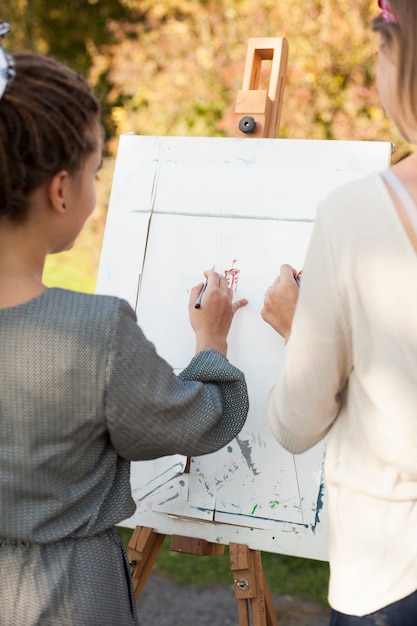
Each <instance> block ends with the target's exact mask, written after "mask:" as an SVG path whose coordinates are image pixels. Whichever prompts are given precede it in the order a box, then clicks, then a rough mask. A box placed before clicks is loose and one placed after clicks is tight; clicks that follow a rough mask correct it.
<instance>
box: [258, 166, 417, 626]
mask: <svg viewBox="0 0 417 626" xmlns="http://www.w3.org/2000/svg"><path fill="white" fill-rule="evenodd" d="M268 410H269V417H270V425H271V428H272V431H273V433H274V435H275V437H276V438H277V439H278V440H279V442H280V443H281V444H282V445H283V446H284V447H285V448H286V449H288V450H289V451H291V452H293V453H301V452H303V451H305V450H307V449H308V448H310V447H312V446H314V445H315V444H316V443H317V442H318V441H320V440H321V439H323V438H324V437H325V436H326V435H328V441H327V451H326V482H327V489H328V491H327V493H328V510H329V559H330V569H331V576H330V586H329V602H330V605H331V606H332V607H333V608H335V609H336V610H338V611H341V612H343V613H348V614H353V615H364V614H367V613H371V612H373V611H375V610H377V609H379V608H382V607H383V606H386V605H387V604H390V603H392V602H394V601H397V600H399V599H401V598H403V597H405V596H407V595H408V594H410V593H412V592H413V591H415V590H416V589H417V254H416V251H415V249H414V248H413V246H412V244H411V242H410V240H409V238H408V236H407V234H406V231H405V229H404V227H403V224H402V222H401V220H400V218H399V216H398V214H397V211H396V209H395V206H394V205H393V202H392V200H391V198H390V195H389V193H388V191H387V188H386V186H385V184H384V182H383V181H382V179H381V177H380V175H379V174H378V173H374V174H371V175H369V176H367V177H366V178H363V179H361V180H359V181H355V182H352V183H349V184H347V185H345V186H343V187H341V188H340V189H338V190H336V191H334V192H332V193H331V194H330V195H329V196H328V197H327V198H326V199H325V200H324V201H323V202H322V204H321V206H320V207H319V210H318V216H317V221H316V224H315V228H314V232H313V236H312V240H311V244H310V247H309V251H308V254H307V259H306V263H305V268H304V270H303V277H302V283H301V289H300V297H299V301H298V304H297V309H296V313H295V317H294V321H293V327H292V333H291V338H290V340H289V342H288V346H287V355H286V365H285V367H284V370H283V372H282V374H281V375H280V377H279V379H278V381H277V383H276V385H275V387H274V388H273V389H272V390H271V392H270V396H269V403H268Z"/></svg>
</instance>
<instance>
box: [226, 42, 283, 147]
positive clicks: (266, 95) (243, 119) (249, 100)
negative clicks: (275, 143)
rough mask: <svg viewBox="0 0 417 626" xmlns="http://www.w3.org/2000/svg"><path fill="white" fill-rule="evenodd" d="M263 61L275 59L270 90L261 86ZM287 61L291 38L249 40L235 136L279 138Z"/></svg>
mask: <svg viewBox="0 0 417 626" xmlns="http://www.w3.org/2000/svg"><path fill="white" fill-rule="evenodd" d="M263 61H272V63H271V68H270V75H269V86H268V89H260V88H259V86H260V81H261V74H262V62H263ZM287 64H288V41H287V40H286V39H285V38H282V37H252V38H250V39H249V43H248V49H247V54H246V64H245V70H244V74H243V84H242V89H241V90H240V91H239V92H238V94H237V99H236V108H235V118H236V128H235V135H234V136H235V137H253V138H255V137H271V138H275V137H277V135H278V130H279V124H280V119H281V110H282V102H283V96H284V86H285V76H286V73H287Z"/></svg>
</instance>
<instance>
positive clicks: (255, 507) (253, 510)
mask: <svg viewBox="0 0 417 626" xmlns="http://www.w3.org/2000/svg"><path fill="white" fill-rule="evenodd" d="M257 508H258V505H257V504H255V506H254V507H253V509H252V513H251V515H253V514H254V513H255V511H256V509H257Z"/></svg>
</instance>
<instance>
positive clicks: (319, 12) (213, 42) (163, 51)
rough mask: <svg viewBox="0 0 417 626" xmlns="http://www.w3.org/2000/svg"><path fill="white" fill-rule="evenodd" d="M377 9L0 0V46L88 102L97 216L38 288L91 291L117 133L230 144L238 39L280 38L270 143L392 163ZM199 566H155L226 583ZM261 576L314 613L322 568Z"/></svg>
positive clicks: (405, 149) (272, 561) (269, 560)
mask: <svg viewBox="0 0 417 626" xmlns="http://www.w3.org/2000/svg"><path fill="white" fill-rule="evenodd" d="M377 13H378V7H377V1H376V0H303V1H298V0H66V1H65V2H63V1H58V2H57V0H13V2H10V0H0V19H2V20H5V21H7V22H9V23H10V25H11V33H10V35H9V36H8V37H7V38H6V40H5V41H4V45H5V47H6V49H7V50H8V51H9V52H17V51H24V50H25V51H32V52H39V53H42V54H47V55H50V56H53V57H55V58H57V59H59V60H60V61H62V62H64V63H66V64H67V65H69V66H70V67H72V68H73V69H75V70H77V71H78V72H79V73H80V74H82V75H83V76H84V77H85V78H86V79H87V80H88V81H89V82H90V84H91V85H92V86H93V87H94V88H95V90H96V93H97V95H98V97H99V100H100V102H101V107H102V122H103V126H104V128H105V134H106V145H105V154H104V167H103V169H102V171H101V172H100V174H99V180H98V182H97V192H98V203H97V210H96V212H95V213H94V215H93V216H92V217H91V218H90V220H89V221H88V222H87V225H86V227H85V229H84V231H83V233H82V235H81V236H80V238H79V240H78V242H77V243H76V244H75V246H74V248H73V249H72V250H71V251H70V252H67V253H63V254H59V255H55V256H53V257H50V258H49V259H48V262H47V267H46V273H45V282H46V283H47V284H48V285H49V286H52V285H56V286H61V287H66V288H70V289H78V290H80V291H87V292H94V289H95V280H96V275H97V269H98V264H99V258H100V249H101V243H102V238H103V233H104V227H105V219H106V211H107V205H108V201H109V196H110V190H111V181H112V173H113V168H114V161H115V155H116V153H117V145H118V138H119V136H120V134H121V133H125V132H134V133H137V134H143V135H187V136H190V135H193V136H204V137H213V136H226V137H227V136H233V135H234V109H235V103H236V96H237V92H238V90H239V89H241V87H242V79H243V71H244V66H245V61H246V49H247V43H248V39H249V38H250V37H286V38H287V39H288V43H289V62H288V72H287V79H286V85H285V92H284V103H283V111H282V116H281V128H280V131H279V137H282V138H298V139H326V140H332V139H337V140H365V141H390V142H392V143H394V144H395V145H396V146H397V148H396V150H395V152H394V153H393V161H396V160H399V159H401V158H402V157H404V156H405V155H406V154H408V153H409V152H410V151H411V147H410V146H408V145H407V144H405V143H404V142H403V140H402V139H401V138H400V137H399V136H398V134H397V132H396V130H395V129H394V127H393V125H392V124H391V122H390V120H389V119H388V118H387V117H386V115H385V114H384V112H383V110H382V108H381V105H380V101H379V97H378V94H377V90H376V85H375V67H376V59H377V52H376V50H377V37H376V35H375V34H374V33H372V31H371V28H370V22H371V20H372V18H373V17H374V16H375V15H377ZM264 63H265V65H266V67H265V71H266V73H268V67H267V65H268V63H269V62H268V61H265V62H264ZM121 532H122V534H123V537H124V540H125V541H126V542H127V541H128V538H129V533H128V531H121ZM210 558H212V561H213V562H212V563H211V564H210V566H208V564H207V561H205V559H203V560H202V559H201V558H199V557H186V555H181V556H180V557H178V555H177V554H175V553H174V554H169V552H168V546H166V549H165V550H162V551H161V556H160V557H159V558H158V562H157V570H158V571H161V572H165V573H166V574H168V575H169V576H170V577H171V578H173V579H174V580H176V581H177V582H180V583H181V582H182V583H184V582H193V581H195V580H201V581H202V584H204V585H207V584H218V583H222V582H223V581H224V582H225V584H229V583H230V582H231V580H230V568H229V563H228V559H227V558H225V559H221V558H219V557H210ZM203 561H204V563H203ZM217 567H219V568H220V569H221V572H220V571H219V570H218V569H217ZM197 568H200V569H201V571H199V570H198V569H197ZM265 569H266V571H267V578H269V580H270V586H271V590H272V591H274V590H277V591H279V592H280V593H284V594H285V593H288V594H292V595H295V596H297V595H298V596H300V597H304V598H307V599H310V600H312V601H316V602H319V603H321V604H322V605H323V606H324V605H325V604H326V592H327V578H328V566H327V564H326V563H319V562H310V561H307V560H305V559H294V558H290V557H278V556H277V555H265ZM203 572H204V574H205V575H206V576H209V577H210V576H211V578H210V580H207V578H205V577H204V576H203ZM274 576H275V579H274V578H273V577H274ZM184 577H185V578H184Z"/></svg>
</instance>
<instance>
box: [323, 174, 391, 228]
mask: <svg viewBox="0 0 417 626" xmlns="http://www.w3.org/2000/svg"><path fill="white" fill-rule="evenodd" d="M384 204H386V205H387V206H389V205H390V199H389V196H388V194H387V191H386V187H385V184H384V182H383V180H382V177H381V174H380V172H377V171H375V172H371V173H369V174H367V175H366V176H362V177H360V178H357V179H354V180H351V181H348V182H346V183H344V184H343V185H340V186H338V187H336V188H335V189H333V190H332V191H330V192H329V193H328V194H327V195H326V196H325V197H324V198H323V199H322V201H321V202H320V203H319V206H318V210H317V214H318V216H320V218H321V219H322V220H324V221H326V222H327V221H330V222H337V223H339V224H340V226H342V225H343V224H345V223H346V222H348V221H350V220H353V221H356V220H357V218H358V217H361V220H362V219H366V216H369V217H370V219H373V218H374V214H375V212H379V217H381V205H384Z"/></svg>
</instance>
